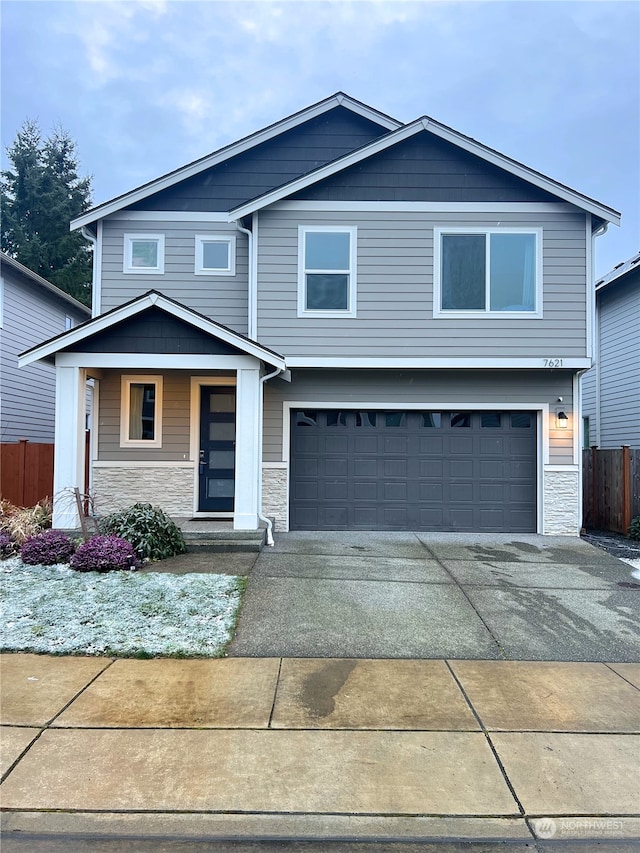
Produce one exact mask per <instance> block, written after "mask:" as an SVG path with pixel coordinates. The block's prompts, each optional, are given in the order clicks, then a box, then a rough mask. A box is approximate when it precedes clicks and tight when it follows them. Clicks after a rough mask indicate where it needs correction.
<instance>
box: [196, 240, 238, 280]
mask: <svg viewBox="0 0 640 853" xmlns="http://www.w3.org/2000/svg"><path fill="white" fill-rule="evenodd" d="M195 273H196V275H235V274H236V238H235V235H233V234H229V235H227V234H196V268H195Z"/></svg>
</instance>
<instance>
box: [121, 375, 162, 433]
mask: <svg viewBox="0 0 640 853" xmlns="http://www.w3.org/2000/svg"><path fill="white" fill-rule="evenodd" d="M120 403H121V409H120V447H162V376H123V377H122V387H121V398H120Z"/></svg>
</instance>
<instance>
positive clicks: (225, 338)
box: [21, 291, 285, 531]
mask: <svg viewBox="0 0 640 853" xmlns="http://www.w3.org/2000/svg"><path fill="white" fill-rule="evenodd" d="M38 359H47V360H49V361H53V363H55V367H56V434H55V459H54V517H53V524H54V526H55V527H57V528H64V529H72V528H77V527H78V526H79V517H78V511H77V507H76V505H75V502H73V501H71V500H69V499H68V496H69V494H70V493H72V492H73V490H74V489H75V488H79V489H80V490H81V491H82V490H83V483H84V471H85V428H86V424H85V415H84V412H85V405H84V403H85V400H84V396H85V385H86V381H87V379H88V378H92V379H93V380H94V395H95V397H94V403H93V422H92V424H91V432H92V441H91V447H90V455H91V459H90V460H89V462H90V491H91V493H92V496H93V498H94V502H95V507H96V511H97V512H98V514H105V513H108V512H112V511H114V510H116V509H120V508H123V507H125V506H129V505H131V504H132V503H135V502H137V501H143V502H148V503H153V504H155V505H158V506H161V507H162V508H163V509H164V510H165V511H166V512H167V513H168V514H169V515H171V516H173V517H179V518H181V519H210V520H215V519H217V520H220V521H221V522H225V523H226V524H227V525H230V526H231V527H232V529H233V530H235V531H257V530H258V529H260V527H261V521H260V517H261V474H260V472H261V463H262V438H261V437H262V399H263V385H264V382H265V380H266V379H268V378H269V377H271V376H275V375H278V374H281V373H282V372H284V370H285V363H284V359H283V358H282V357H280V356H279V355H278V354H276V353H273V352H271V351H270V350H267V349H265V348H264V347H261V346H260V345H258V344H256V343H255V342H254V341H250V340H249V339H248V338H245V337H243V336H242V335H239V334H237V333H236V332H234V331H232V330H230V329H228V328H227V327H225V326H222V325H220V324H218V323H215V322H213V321H211V320H209V319H208V318H206V317H203V316H202V315H200V314H197V313H195V312H193V311H191V310H190V309H187V308H185V307H184V306H182V305H180V304H179V303H177V302H175V301H174V300H170V299H167V298H166V297H164V296H162V295H161V294H159V293H157V292H153V291H152V292H150V293H148V294H145V295H144V296H142V297H139V298H138V299H136V300H133V301H132V302H130V303H127V304H126V305H124V306H121V307H120V308H118V309H115V310H114V311H111V312H109V313H108V314H105V315H101V316H100V317H96V318H94V319H93V320H90V321H88V322H87V323H85V324H83V325H82V326H80V327H77V328H75V329H72V330H71V331H69V332H67V333H65V334H63V335H60V336H58V337H56V338H54V339H52V340H51V341H48V342H45V343H44V344H41V345H40V346H38V347H35V348H34V349H32V350H30V351H29V352H27V353H24V354H23V355H22V356H21V363H24V364H27V363H31V362H32V361H35V360H38Z"/></svg>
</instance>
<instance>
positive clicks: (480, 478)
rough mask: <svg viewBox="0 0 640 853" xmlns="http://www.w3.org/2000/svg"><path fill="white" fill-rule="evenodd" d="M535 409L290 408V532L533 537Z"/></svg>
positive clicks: (534, 517)
mask: <svg viewBox="0 0 640 853" xmlns="http://www.w3.org/2000/svg"><path fill="white" fill-rule="evenodd" d="M536 447H537V441H536V414H535V412H430V411H420V412H418V411H410V412H391V411H351V410H349V411H347V410H343V411H338V410H330V411H294V412H292V420H291V483H290V527H291V529H292V530H454V531H455V530H459V531H486V532H535V530H536V479H537V478H536Z"/></svg>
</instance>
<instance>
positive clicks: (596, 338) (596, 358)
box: [589, 222, 609, 447]
mask: <svg viewBox="0 0 640 853" xmlns="http://www.w3.org/2000/svg"><path fill="white" fill-rule="evenodd" d="M608 227H609V223H608V222H605V223H603V224H602V225H601V226H600V227H599V228H596V230H595V231H594V232H593V233H592V235H591V258H592V265H593V261H595V241H596V237H600V236H601V235H602V234H604V233H605V232H606V230H607V228H608ZM592 278H593V282H592V285H593V286H592V288H591V297H590V298H591V299H592V300H593V302H592V312H591V319H592V323H593V326H592V341H593V344H592V356H591V358H592V361H593V367H595V369H596V383H595V384H596V388H595V395H596V436H595V437H596V441H595V443H596V444H597V446H598V447H600V444H601V434H600V415H601V411H600V398H601V388H600V324H599V322H598V309H597V299H596V282H595V274H593V269H592ZM589 444H593V441H592V440H591V438H590V439H589Z"/></svg>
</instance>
